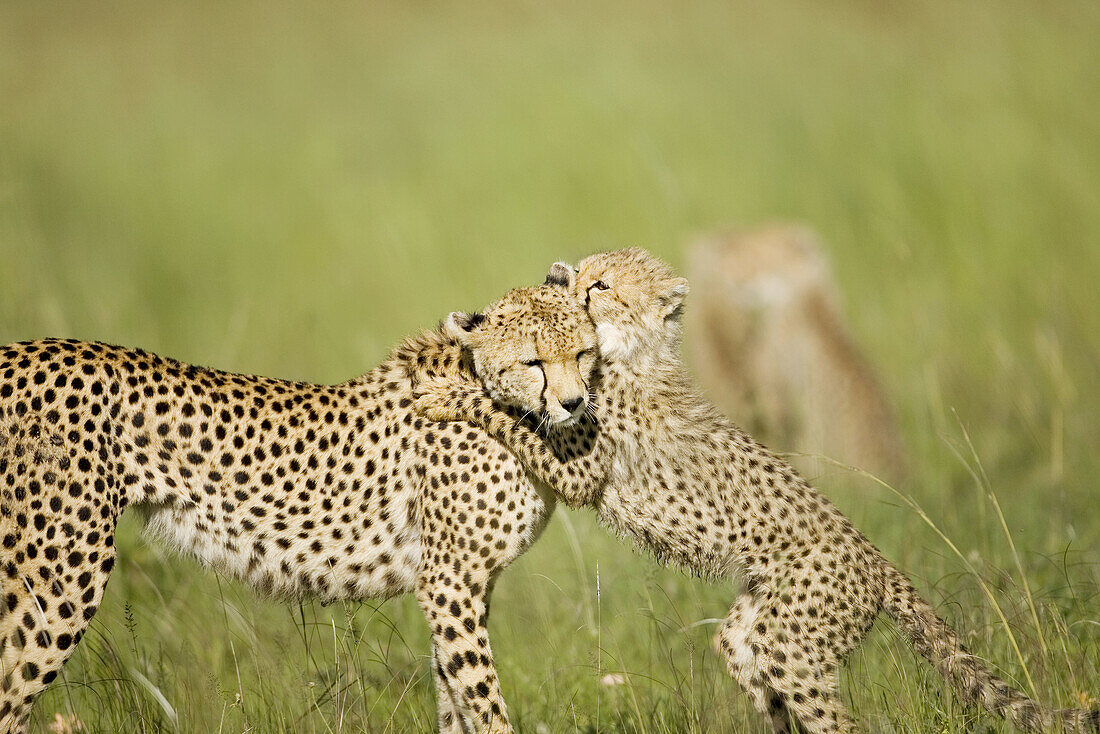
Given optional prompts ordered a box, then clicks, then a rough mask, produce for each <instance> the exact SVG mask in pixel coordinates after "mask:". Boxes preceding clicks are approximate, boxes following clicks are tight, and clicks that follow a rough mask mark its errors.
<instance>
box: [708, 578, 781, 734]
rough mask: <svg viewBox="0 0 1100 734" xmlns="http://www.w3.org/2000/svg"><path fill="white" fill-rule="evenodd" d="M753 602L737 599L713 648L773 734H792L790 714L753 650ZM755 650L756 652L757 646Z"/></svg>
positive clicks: (750, 599) (743, 596)
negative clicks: (723, 659)
mask: <svg viewBox="0 0 1100 734" xmlns="http://www.w3.org/2000/svg"><path fill="white" fill-rule="evenodd" d="M756 617H757V610H756V600H755V599H753V597H752V596H751V595H749V594H744V595H742V596H740V597H738V599H737V601H736V602H734V605H733V607H732V608H731V609H730V611H729V614H728V615H727V616H726V619H725V621H724V622H723V623H722V626H721V628H719V630H718V632H717V634H715V636H714V647H715V649H716V650H718V652H720V653H721V654H722V655H723V657H725V658H726V668H727V669H728V670H729V674H730V676H732V677H733V679H734V680H736V681H737V684H738V685H739V686H741V689H742V690H743V691H744V692H745V693H747V694H748V696H749V700H750V701H751V702H752V706H753V708H755V709H756V710H757V711H758V712H760V713H761V714H763V715H765V716H767V717H768V719H769V721H770V722H771V726H772V731H774V732H775V734H792V732H794V731H797V730H798V729H797V727H792V721H791V714H790V712H789V711H788V710H787V706H786V704H784V702H783V697H782V696H781V695H780V694H779V692H777V691H775V690H774V689H772V688H771V687H769V686H768V684H767V683H766V682H765V680H764V675H763V670H762V668H761V666H760V662H759V656H758V654H757V653H756V652H755V651H754V648H753V644H754V643H753V637H754V632H753V626H754V624H755V623H756ZM756 644H757V648H758V649H759V643H756Z"/></svg>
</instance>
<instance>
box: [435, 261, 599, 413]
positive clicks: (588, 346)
mask: <svg viewBox="0 0 1100 734" xmlns="http://www.w3.org/2000/svg"><path fill="white" fill-rule="evenodd" d="M572 275H573V274H572V270H571V269H570V270H569V271H568V276H567V279H568V282H569V285H568V286H562V285H557V284H555V283H547V284H545V285H541V286H536V287H534V288H519V289H516V290H514V291H511V292H509V293H507V294H506V295H505V296H504V297H503V298H501V299H500V300H499V301H497V302H496V303H494V304H492V305H491V306H489V307H488V308H486V309H485V310H484V311H482V312H481V313H475V314H467V313H461V312H455V313H452V314H451V315H450V317H449V318H448V319H447V321H446V323H445V324H444V327H443V328H444V331H445V332H446V333H447V334H449V335H450V336H451V337H453V338H454V339H456V340H457V341H458V342H459V343H460V344H461V345H462V346H463V348H464V349H466V350H468V351H469V352H470V354H471V356H472V357H473V364H474V370H475V372H476V373H477V376H478V378H479V379H480V380H481V383H482V384H483V385H484V386H485V389H486V390H487V391H488V393H489V395H490V397H492V398H493V400H494V402H496V403H497V404H498V405H502V406H506V407H513V408H517V409H519V410H520V411H522V412H524V413H527V414H529V415H531V416H533V417H534V418H535V419H536V422H538V423H539V424H540V425H541V424H545V425H546V426H548V427H550V428H564V427H567V426H570V425H572V424H573V423H575V422H576V420H577V419H578V418H579V417H580V416H581V415H583V414H584V412H585V411H586V410H588V408H589V406H590V405H591V402H590V401H591V396H590V394H589V386H590V385H591V384H592V377H593V373H594V371H595V368H596V359H597V357H598V352H597V338H596V332H595V328H594V327H593V325H592V321H591V320H590V319H589V318H588V314H587V313H586V312H585V310H584V308H583V306H582V305H581V304H580V303H579V302H578V301H577V299H576V297H575V296H574V291H573V287H574V284H573V280H572Z"/></svg>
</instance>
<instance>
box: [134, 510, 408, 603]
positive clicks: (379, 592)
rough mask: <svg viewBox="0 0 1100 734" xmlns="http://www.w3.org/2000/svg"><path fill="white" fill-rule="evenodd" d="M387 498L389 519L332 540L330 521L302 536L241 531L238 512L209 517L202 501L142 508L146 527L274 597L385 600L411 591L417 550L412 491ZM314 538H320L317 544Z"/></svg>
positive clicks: (262, 529)
mask: <svg viewBox="0 0 1100 734" xmlns="http://www.w3.org/2000/svg"><path fill="white" fill-rule="evenodd" d="M388 499H389V502H388V509H389V513H388V514H389V517H390V519H389V520H388V521H387V522H386V523H385V524H382V523H378V524H376V525H375V526H374V527H372V528H371V529H370V530H368V531H366V532H364V533H360V534H358V535H357V537H352V538H348V537H344V538H342V539H341V540H340V541H339V542H338V543H337V542H334V541H332V540H331V532H332V530H331V528H330V527H328V526H324V527H323V528H321V529H318V530H317V532H306V533H305V535H306V537H304V538H303V537H301V535H302V534H303V532H302V531H301V529H300V527H296V528H294V532H286V531H276V530H274V529H272V528H270V527H269V526H268V525H267V524H261V525H258V526H257V527H255V528H254V529H252V530H245V529H243V528H242V527H241V525H240V524H239V518H233V517H223V518H217V519H216V520H214V521H211V516H212V515H213V513H212V512H211V511H210V510H211V508H210V507H209V506H207V505H205V504H192V505H187V506H179V505H162V506H155V507H149V508H146V513H145V514H146V518H147V521H146V532H147V533H148V534H150V535H152V536H154V537H156V538H157V539H158V540H160V541H162V542H165V543H167V544H168V545H169V546H170V547H173V548H175V549H177V550H180V551H183V552H187V553H191V554H193V555H194V556H196V557H197V558H198V559H199V560H200V561H201V562H202V563H203V565H206V566H208V567H210V568H213V569H216V570H218V571H219V572H222V573H225V574H226V575H228V576H232V577H234V578H237V579H240V580H242V581H245V582H247V583H248V584H249V585H251V586H253V587H254V588H255V589H256V590H257V591H260V592H262V593H265V594H269V595H272V596H275V597H298V596H302V595H307V594H308V595H313V596H316V597H318V598H320V599H321V600H322V601H333V600H336V599H367V598H386V597H391V596H396V595H399V594H403V593H407V592H410V591H412V590H413V588H414V582H415V578H416V573H417V570H418V568H419V566H420V560H421V554H422V543H421V537H420V530H419V527H418V525H417V523H416V522H415V513H414V512H413V511H412V505H413V502H414V501H415V500H414V496H413V492H412V491H410V490H401V491H397V492H394V493H393V494H391V495H390V496H389V498H388ZM317 515H318V516H320V515H321V513H320V512H318V513H317ZM280 538H281V539H283V540H282V542H280ZM322 539H323V540H324V542H322ZM315 543H322V545H321V547H320V550H317V549H316V548H317V546H316V545H315ZM283 545H287V547H283ZM258 546H259V547H262V548H263V549H264V552H263V553H259V552H258V551H257V547H258Z"/></svg>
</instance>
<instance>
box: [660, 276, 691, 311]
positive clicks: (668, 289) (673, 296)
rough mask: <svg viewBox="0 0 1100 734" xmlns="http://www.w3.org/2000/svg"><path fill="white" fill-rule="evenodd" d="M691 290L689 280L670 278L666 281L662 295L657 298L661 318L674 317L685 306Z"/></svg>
mask: <svg viewBox="0 0 1100 734" xmlns="http://www.w3.org/2000/svg"><path fill="white" fill-rule="evenodd" d="M690 290H691V287H690V286H689V285H688V281H687V278H669V279H668V280H666V281H665V282H664V283H663V288H662V291H661V294H660V295H659V296H658V297H657V303H658V308H659V309H660V311H661V317H662V318H667V317H669V316H672V315H674V314H675V313H676V312H677V311H678V310H679V309H680V307H681V306H683V305H684V299H685V298H687V294H688V291H690Z"/></svg>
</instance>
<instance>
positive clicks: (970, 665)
mask: <svg viewBox="0 0 1100 734" xmlns="http://www.w3.org/2000/svg"><path fill="white" fill-rule="evenodd" d="M889 588H890V593H889V595H888V598H887V599H886V603H885V605H884V608H885V610H886V612H887V613H888V614H889V615H890V616H891V617H893V619H894V622H895V623H896V624H897V626H898V628H899V629H900V630H901V631H902V632H904V633H905V635H906V637H907V638H908V639H909V642H910V644H912V646H913V649H914V650H916V651H917V652H919V653H920V654H921V655H922V656H924V657H925V658H926V659H927V660H928V661H929V662H930V663H932V667H934V668H935V669H936V670H937V671H939V673H940V674H941V675H942V676H943V677H944V678H946V679H947V681H948V682H949V683H950V684H951V686H952V687H953V688H954V689H955V691H956V693H957V694H958V695H959V696H960V697H961V698H962V699H964V700H965V701H967V702H969V703H977V704H980V705H981V706H982V707H984V708H985V709H986V710H987V711H989V712H990V713H993V714H996V715H997V716H1000V717H1001V718H1004V719H1007V720H1008V721H1010V722H1012V724H1014V725H1015V726H1017V727H1019V728H1020V729H1023V730H1024V731H1029V732H1045V731H1070V732H1094V733H1095V732H1100V710H1093V711H1089V710H1085V709H1051V708H1048V707H1046V706H1043V705H1042V704H1040V703H1038V702H1036V701H1033V700H1032V699H1031V698H1029V697H1028V696H1027V695H1025V694H1024V693H1022V692H1021V691H1018V690H1016V689H1015V688H1013V687H1012V686H1010V685H1009V684H1008V683H1006V682H1005V681H1003V680H1001V679H1000V678H998V677H997V676H995V675H993V673H992V671H990V669H989V667H988V666H987V665H986V664H985V663H984V662H983V661H982V660H981V658H979V657H977V656H975V655H972V654H971V653H970V652H968V651H967V649H966V648H965V647H964V646H963V644H962V642H960V640H959V636H958V635H957V634H956V633H955V631H954V630H953V629H951V628H950V627H949V626H948V625H947V623H946V622H944V621H943V620H942V619H940V618H939V617H938V616H937V615H936V612H935V610H934V609H933V608H932V606H931V605H930V604H929V603H928V602H926V601H925V600H924V599H922V598H921V597H920V594H918V593H917V590H916V589H915V588H913V585H912V584H911V583H910V582H909V579H907V578H906V577H905V575H904V574H903V573H901V571H899V570H897V569H896V568H891V572H890V578H889Z"/></svg>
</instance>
